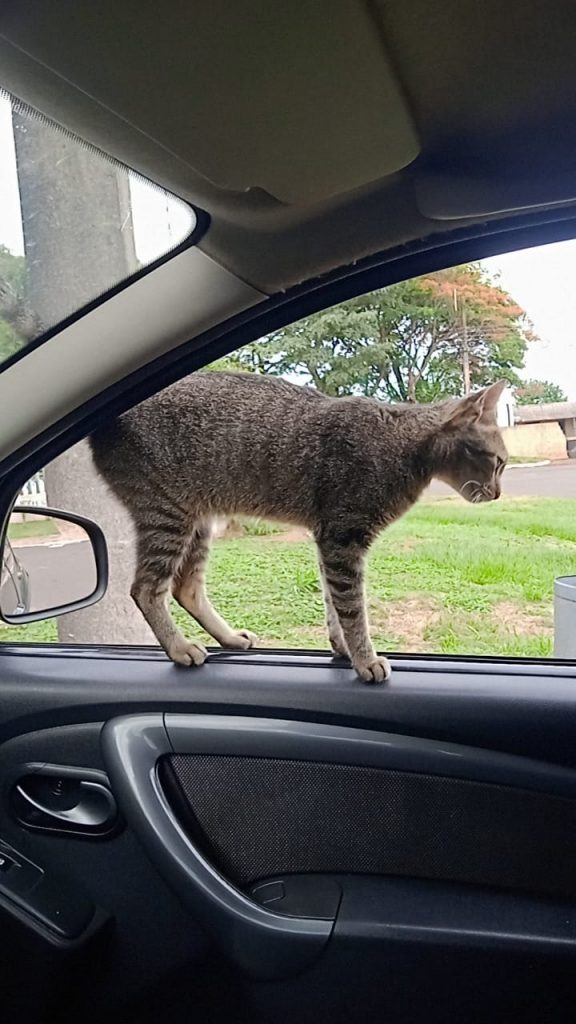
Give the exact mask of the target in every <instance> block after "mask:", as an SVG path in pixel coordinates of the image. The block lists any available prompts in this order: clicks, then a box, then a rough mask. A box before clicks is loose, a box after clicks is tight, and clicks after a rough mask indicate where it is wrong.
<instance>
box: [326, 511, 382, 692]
mask: <svg viewBox="0 0 576 1024" xmlns="http://www.w3.org/2000/svg"><path fill="white" fill-rule="evenodd" d="M317 544H318V549H319V552H320V562H321V565H322V571H323V574H324V578H325V580H326V584H327V588H328V591H329V593H330V596H331V598H332V604H333V605H334V608H335V611H336V614H337V616H338V620H339V622H340V625H341V627H342V632H343V634H344V640H345V641H346V646H347V648H348V650H349V652H350V660H351V662H352V664H353V666H354V668H355V669H356V671H357V673H358V675H359V676H360V677H361V678H362V679H363V680H364V681H365V682H366V683H381V682H383V681H384V680H385V679H388V677H389V676H390V664H389V662H388V660H387V658H384V657H382V656H381V655H377V654H376V651H375V650H374V646H373V644H372V640H371V639H370V633H369V629H368V615H367V612H366V595H365V592H364V560H365V556H366V550H365V548H364V546H363V545H361V544H359V543H356V542H354V541H353V540H350V541H349V542H343V541H342V540H341V539H339V537H337V536H333V535H331V534H330V532H329V531H324V532H323V533H322V535H321V537H319V538H317Z"/></svg>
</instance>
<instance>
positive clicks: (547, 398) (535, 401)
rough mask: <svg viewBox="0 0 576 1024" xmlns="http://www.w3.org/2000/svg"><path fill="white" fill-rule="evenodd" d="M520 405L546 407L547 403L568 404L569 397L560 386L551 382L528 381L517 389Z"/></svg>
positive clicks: (516, 393)
mask: <svg viewBox="0 0 576 1024" xmlns="http://www.w3.org/2000/svg"><path fill="white" fill-rule="evenodd" d="M515 398H516V402H517V403H518V405H544V404H545V403H546V402H566V401H567V396H566V395H565V394H564V392H563V391H562V388H561V387H559V385H558V384H553V383H552V382H551V381H549V380H526V381H523V382H522V383H521V384H520V386H519V387H517V388H516V391H515Z"/></svg>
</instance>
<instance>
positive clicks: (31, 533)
mask: <svg viewBox="0 0 576 1024" xmlns="http://www.w3.org/2000/svg"><path fill="white" fill-rule="evenodd" d="M0 565H1V570H0V618H1V619H3V621H4V622H8V623H10V624H11V625H20V624H22V623H26V622H36V621H37V620H38V619H47V618H52V617H54V616H56V615H64V614H65V613H66V612H71V611H78V610H79V609H80V608H87V607H88V606H89V605H92V604H96V602H97V601H99V600H100V598H101V597H103V596H104V594H105V592H106V587H107V585H108V552H107V549H106V541H105V539H104V534H103V533H102V530H101V529H100V527H99V526H97V525H96V523H93V522H92V520H91V519H86V518H85V517H84V516H77V515H74V514H72V513H71V512H62V511H60V510H58V509H51V508H36V507H34V508H33V509H32V508H30V506H27V505H15V506H14V508H13V509H12V512H11V513H10V520H9V523H8V529H7V531H6V533H5V535H4V541H3V544H2V549H1V563H0Z"/></svg>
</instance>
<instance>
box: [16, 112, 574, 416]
mask: <svg viewBox="0 0 576 1024" xmlns="http://www.w3.org/2000/svg"><path fill="white" fill-rule="evenodd" d="M130 188H131V199H132V210H133V223H134V236H135V245H136V252H137V255H138V257H139V259H141V260H142V262H150V261H152V260H154V259H155V258H157V257H158V256H160V255H161V254H163V253H165V252H167V251H168V250H169V249H170V248H172V246H173V245H176V244H177V243H178V242H179V241H180V240H182V239H183V238H184V237H185V236H186V235H187V234H188V232H189V230H190V229H191V227H192V224H193V221H192V220H191V217H192V214H191V211H190V210H189V209H188V207H186V206H185V205H184V204H183V203H181V202H180V201H179V200H176V199H174V198H172V197H170V196H167V194H166V193H165V192H163V191H161V190H160V189H156V188H154V187H153V186H151V185H150V184H149V183H146V182H143V181H142V180H140V179H137V178H132V179H131V185H130ZM0 244H2V245H5V246H7V247H8V248H9V249H10V250H11V251H12V252H14V253H16V254H20V253H22V252H23V240H22V229H21V222H20V206H19V199H18V185H17V179H16V164H15V156H14V142H13V138H12V128H11V119H10V107H9V104H8V102H7V100H6V99H5V98H3V97H2V94H1V93H0ZM483 266H485V267H486V268H487V269H488V270H489V272H490V274H491V275H493V276H497V277H498V279H499V283H500V284H501V286H502V287H503V288H505V289H506V291H508V292H509V293H510V294H511V295H512V297H513V298H514V300H515V301H516V302H517V303H518V305H520V306H521V307H522V308H523V309H525V310H526V313H527V314H528V316H529V318H530V320H531V321H532V323H533V324H534V328H535V331H536V335H537V337H538V340H537V341H534V342H532V343H531V344H530V345H529V346H528V351H527V354H526V365H525V368H524V370H523V371H521V373H520V376H522V377H524V378H525V379H529V378H537V379H539V380H549V381H553V382H554V383H555V384H559V385H560V387H561V388H562V389H563V391H564V392H565V393H566V395H567V396H568V398H570V399H573V400H576V241H569V242H558V243H555V244H553V245H547V246H539V247H537V248H534V249H525V250H523V251H520V252H515V253H506V254H504V255H503V256H494V257H492V258H490V259H487V260H484V261H483Z"/></svg>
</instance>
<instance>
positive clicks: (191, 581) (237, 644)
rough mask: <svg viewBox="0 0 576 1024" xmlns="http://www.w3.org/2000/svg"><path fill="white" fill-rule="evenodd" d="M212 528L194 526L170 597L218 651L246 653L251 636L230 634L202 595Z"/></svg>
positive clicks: (238, 632) (252, 641)
mask: <svg viewBox="0 0 576 1024" xmlns="http://www.w3.org/2000/svg"><path fill="white" fill-rule="evenodd" d="M211 536H212V526H211V524H210V523H199V524H197V525H196V527H195V529H194V530H193V532H192V534H191V536H190V537H189V539H188V546H187V549H186V555H185V558H184V560H183V562H182V565H181V566H180V568H179V570H178V572H177V574H176V575H175V577H174V580H173V583H172V593H173V594H174V597H175V598H176V600H177V601H178V604H179V605H181V606H182V608H184V609H185V611H187V612H188V614H189V615H191V616H192V617H193V618H194V619H196V622H198V623H199V625H200V626H202V628H203V629H205V630H206V632H207V633H210V636H213V637H214V639H215V640H217V641H218V643H219V644H220V646H221V647H228V648H232V649H236V650H238V649H240V650H244V651H245V650H247V649H248V648H249V647H253V646H254V644H255V642H256V637H255V635H254V633H250V632H249V630H247V629H241V630H234V629H232V627H231V626H229V625H228V623H227V622H226V621H225V619H223V618H222V616H221V615H219V614H218V612H217V611H216V609H215V608H214V606H213V604H212V603H211V602H210V599H209V597H208V594H207V593H206V577H205V573H206V562H207V561H208V554H209V551H210V540H211Z"/></svg>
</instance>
